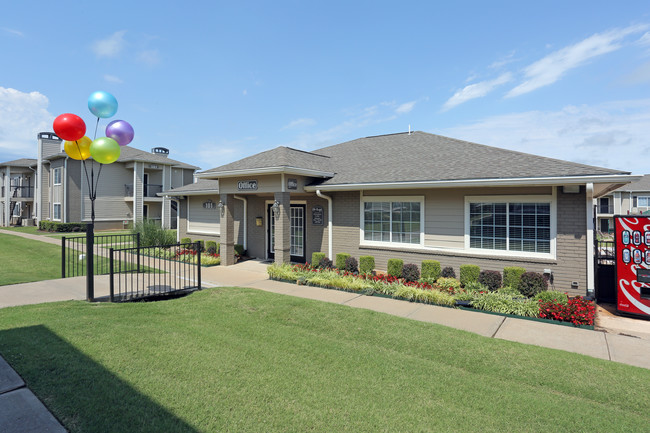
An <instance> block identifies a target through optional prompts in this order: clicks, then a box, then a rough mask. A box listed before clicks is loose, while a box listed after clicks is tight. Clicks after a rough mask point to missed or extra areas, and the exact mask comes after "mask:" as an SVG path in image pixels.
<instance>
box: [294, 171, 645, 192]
mask: <svg viewBox="0 0 650 433" xmlns="http://www.w3.org/2000/svg"><path fill="white" fill-rule="evenodd" d="M642 177H643V176H639V175H631V174H615V175H602V176H598V175H596V176H558V177H522V178H508V179H498V178H496V179H462V180H439V181H413V182H377V183H348V184H339V185H316V186H305V191H309V192H314V191H317V190H321V191H358V190H360V189H363V190H386V189H418V188H460V187H476V186H546V185H574V184H578V185H584V184H587V183H619V184H627V183H630V182H635V181H637V180H639V179H641V178H642Z"/></svg>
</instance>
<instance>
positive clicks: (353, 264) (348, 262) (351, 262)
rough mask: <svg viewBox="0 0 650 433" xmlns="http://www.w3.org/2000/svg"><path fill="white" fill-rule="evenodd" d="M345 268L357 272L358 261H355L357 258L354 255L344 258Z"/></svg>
mask: <svg viewBox="0 0 650 433" xmlns="http://www.w3.org/2000/svg"><path fill="white" fill-rule="evenodd" d="M344 268H345V270H346V271H348V272H354V273H357V272H359V263H357V259H355V258H354V257H348V258H347V259H345V266H344Z"/></svg>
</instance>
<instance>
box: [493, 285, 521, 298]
mask: <svg viewBox="0 0 650 433" xmlns="http://www.w3.org/2000/svg"><path fill="white" fill-rule="evenodd" d="M497 292H499V293H501V294H504V295H508V296H511V297H513V298H521V292H520V291H519V290H518V289H517V288H516V287H511V286H504V287H500V288H499V289H497Z"/></svg>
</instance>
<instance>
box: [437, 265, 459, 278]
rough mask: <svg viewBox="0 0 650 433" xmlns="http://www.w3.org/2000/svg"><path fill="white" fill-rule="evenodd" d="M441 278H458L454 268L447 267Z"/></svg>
mask: <svg viewBox="0 0 650 433" xmlns="http://www.w3.org/2000/svg"><path fill="white" fill-rule="evenodd" d="M440 276H441V277H442V278H456V271H454V268H452V267H451V266H447V267H446V268H444V269H443V270H442V272H441V273H440Z"/></svg>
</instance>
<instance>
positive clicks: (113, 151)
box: [53, 91, 133, 302]
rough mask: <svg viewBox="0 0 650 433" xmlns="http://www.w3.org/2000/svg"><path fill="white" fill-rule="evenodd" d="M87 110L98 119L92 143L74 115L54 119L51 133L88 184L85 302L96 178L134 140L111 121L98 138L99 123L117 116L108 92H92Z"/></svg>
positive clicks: (90, 296) (90, 286)
mask: <svg viewBox="0 0 650 433" xmlns="http://www.w3.org/2000/svg"><path fill="white" fill-rule="evenodd" d="M88 109H89V110H90V112H91V113H93V114H94V115H95V116H97V123H96V124H95V136H94V137H93V140H91V139H90V138H88V137H86V135H85V134H86V124H85V123H84V121H83V119H82V118H81V117H79V116H77V115H75V114H71V113H65V114H61V115H60V116H58V117H57V118H56V119H54V125H53V126H54V133H55V134H56V135H57V136H59V138H62V139H63V140H66V141H65V143H64V150H65V153H66V154H67V155H68V156H69V157H70V158H72V159H76V160H80V161H81V164H82V165H83V168H84V172H85V173H86V182H87V183H88V196H89V198H90V208H91V223H90V224H87V227H86V299H87V300H88V301H90V302H92V301H93V300H94V296H95V295H94V292H95V288H94V278H93V277H94V269H93V263H94V258H93V257H94V252H93V245H94V226H95V199H96V198H97V184H98V183H99V175H100V174H101V172H102V167H103V166H104V165H105V164H112V163H114V162H115V161H117V159H118V158H119V157H120V153H121V148H122V146H126V145H127V144H129V143H130V142H131V140H133V128H132V127H131V125H129V123H128V122H125V121H124V120H114V121H112V122H111V123H109V124H108V125H107V126H106V137H100V138H97V128H98V127H99V119H108V118H109V117H113V116H114V115H115V113H116V112H117V100H116V99H115V97H114V96H113V95H111V94H110V93H107V92H102V91H98V92H93V93H92V94H91V95H90V97H89V98H88ZM91 157H92V159H91V160H90V175H88V168H87V167H86V160H87V159H89V158H91ZM94 161H97V162H98V163H99V171H98V172H97V179H95V163H94Z"/></svg>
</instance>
